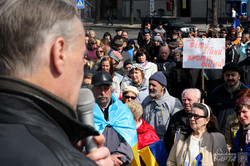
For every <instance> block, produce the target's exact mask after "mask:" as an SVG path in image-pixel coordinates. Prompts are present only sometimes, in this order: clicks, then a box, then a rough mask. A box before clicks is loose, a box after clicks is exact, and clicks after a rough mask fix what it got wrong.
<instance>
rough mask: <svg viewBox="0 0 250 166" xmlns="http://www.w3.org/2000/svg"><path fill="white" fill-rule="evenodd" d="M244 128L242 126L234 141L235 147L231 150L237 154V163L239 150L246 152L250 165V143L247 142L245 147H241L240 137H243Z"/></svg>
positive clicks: (236, 161) (249, 164)
mask: <svg viewBox="0 0 250 166" xmlns="http://www.w3.org/2000/svg"><path fill="white" fill-rule="evenodd" d="M241 133H242V128H240V129H239V130H238V131H237V133H236V136H235V138H234V141H233V147H232V148H231V150H230V152H231V153H234V154H235V157H236V158H235V160H234V161H235V165H237V164H238V158H239V153H238V152H246V153H245V155H246V154H247V159H248V166H250V143H249V144H247V145H246V146H245V147H240V139H241Z"/></svg>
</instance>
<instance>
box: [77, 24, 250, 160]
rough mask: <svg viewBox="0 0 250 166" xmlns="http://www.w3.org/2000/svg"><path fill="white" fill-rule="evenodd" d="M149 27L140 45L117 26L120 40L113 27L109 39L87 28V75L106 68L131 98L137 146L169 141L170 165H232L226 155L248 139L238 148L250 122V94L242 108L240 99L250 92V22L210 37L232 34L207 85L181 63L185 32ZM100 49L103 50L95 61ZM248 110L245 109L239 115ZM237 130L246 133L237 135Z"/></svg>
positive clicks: (120, 92)
mask: <svg viewBox="0 0 250 166" xmlns="http://www.w3.org/2000/svg"><path fill="white" fill-rule="evenodd" d="M142 27H143V28H142V29H141V30H140V31H139V32H138V38H137V43H136V42H135V41H134V40H133V39H129V34H128V32H127V31H123V30H122V29H121V28H117V29H116V36H114V37H113V38H112V37H111V35H110V32H105V33H104V35H103V38H102V39H97V38H96V37H95V36H94V37H90V34H88V32H86V37H87V38H89V41H86V45H87V53H86V55H85V59H86V60H85V67H84V71H85V76H86V77H85V78H86V79H88V76H89V75H93V77H96V73H98V72H99V71H105V72H107V73H109V74H110V75H111V78H112V85H111V83H110V85H111V86H110V90H111V93H112V96H113V97H114V98H117V99H119V100H121V101H122V102H123V103H124V104H126V105H127V106H128V107H129V109H130V110H131V112H132V114H133V117H134V121H135V125H136V130H137V137H138V149H142V148H144V147H145V146H148V145H150V144H151V143H153V142H156V141H158V140H159V139H163V140H164V144H165V148H166V150H167V152H168V153H169V158H168V162H167V165H189V164H191V165H193V164H194V163H195V162H202V163H204V164H205V165H206V164H209V163H211V164H212V163H213V164H214V165H228V164H229V162H232V160H231V158H230V156H228V158H227V159H225V158H224V160H220V159H219V158H220V157H223V154H229V152H230V150H231V148H232V152H234V153H236V152H239V151H240V150H242V149H244V147H245V146H247V145H248V142H247V140H246V141H245V143H244V141H243V143H237V146H236V147H235V143H234V138H238V139H241V138H243V139H244V140H245V138H244V137H247V134H246V132H244V134H243V132H242V131H241V130H247V125H248V123H247V124H246V123H245V124H242V121H248V120H247V119H248V116H247V112H248V111H250V110H249V109H248V103H247V101H245V100H248V99H247V98H248V97H247V95H244V96H245V98H244V101H243V100H241V101H242V102H241V104H240V105H241V106H240V107H241V110H238V109H236V105H237V101H238V100H237V98H239V94H241V93H244V94H245V93H248V92H245V91H246V90H247V89H248V88H249V85H250V74H249V72H248V71H249V69H250V66H249V64H250V63H249V62H250V61H249V60H250V59H249V58H250V44H248V42H249V40H250V38H249V31H248V30H250V28H249V29H247V30H245V31H244V32H243V30H242V27H240V26H238V27H237V29H233V27H232V28H225V27H223V26H220V29H218V28H215V27H214V26H212V25H211V26H210V28H209V30H208V33H207V37H210V38H224V39H225V43H226V45H225V48H226V51H225V65H224V66H223V69H206V70H205V72H206V74H207V75H208V77H209V80H206V81H205V89H201V84H202V83H201V77H202V74H201V70H200V69H195V68H183V67H182V63H183V44H184V43H183V38H182V35H181V32H180V31H174V32H173V34H172V36H166V31H165V30H164V29H163V25H162V24H159V25H158V27H157V28H155V29H153V30H152V29H151V24H150V23H145V24H143V25H142ZM188 37H189V38H199V37H200V35H199V31H193V32H190V33H189V36H188ZM167 38H168V39H167ZM92 40H94V42H92ZM98 40H100V45H98V42H97V41H98ZM93 45H94V46H93ZM88 48H91V49H90V50H89V49H88ZM94 50H96V56H95V57H94V59H93V60H91V59H90V57H91V53H92V52H93V51H94ZM100 50H101V51H100ZM89 53H90V54H89ZM94 66H96V67H94ZM107 73H105V74H107ZM99 78H100V80H99V82H102V81H101V76H99ZM111 78H110V79H111ZM104 84H105V83H104ZM89 86H93V85H91V83H89V82H88V81H85V79H84V80H83V84H82V87H89ZM103 95H104V96H105V94H103ZM104 96H102V97H103V98H104ZM113 100H114V99H113ZM202 100H203V103H204V104H202V103H201V101H202ZM111 101H112V100H111ZM96 102H97V103H98V101H96ZM108 103H109V102H107V103H106V104H105V108H107V107H109V105H110V104H108ZM205 103H206V104H205ZM238 104H239V103H238ZM245 105H246V107H244V106H245ZM99 106H100V105H99ZM238 107H239V106H238ZM238 107H237V108H238ZM100 108H101V106H100ZM242 108H244V111H243V110H242ZM237 111H238V112H237ZM241 111H242V112H244V113H242V114H240V113H239V112H241ZM104 114H105V113H104ZM110 116H111V115H110ZM94 118H95V117H94ZM249 118H250V117H249ZM242 126H243V129H242ZM239 129H240V130H239ZM238 130H239V133H238V134H240V135H237V134H236V131H238ZM118 133H119V132H118ZM149 135H151V137H149ZM249 138H250V137H249ZM247 139H248V137H247ZM246 149H247V148H245V149H244V150H245V151H246V152H250V151H248V150H246ZM111 154H112V152H111ZM120 154H123V155H124V153H122V152H121V153H120ZM128 154H130V152H129V153H128ZM204 154H205V155H204ZM231 157H232V156H231ZM121 160H122V159H121ZM249 161H250V160H249ZM129 162H131V161H129ZM237 162H239V160H237V161H236V160H235V163H237ZM123 164H124V162H123Z"/></svg>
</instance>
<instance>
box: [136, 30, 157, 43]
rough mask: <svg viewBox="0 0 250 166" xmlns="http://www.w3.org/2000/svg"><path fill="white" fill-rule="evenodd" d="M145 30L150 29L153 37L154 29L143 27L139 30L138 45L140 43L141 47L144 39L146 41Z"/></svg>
mask: <svg viewBox="0 0 250 166" xmlns="http://www.w3.org/2000/svg"><path fill="white" fill-rule="evenodd" d="M145 31H149V33H150V35H151V37H152V36H153V31H152V30H151V29H150V30H148V29H141V30H140V31H139V33H138V37H137V43H138V45H139V46H140V47H141V46H142V44H143V41H144V39H145V37H144V35H145Z"/></svg>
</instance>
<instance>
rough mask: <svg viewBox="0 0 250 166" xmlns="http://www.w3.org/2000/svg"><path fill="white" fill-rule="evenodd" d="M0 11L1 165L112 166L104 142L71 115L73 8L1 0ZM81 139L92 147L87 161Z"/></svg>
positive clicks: (79, 46)
mask: <svg viewBox="0 0 250 166" xmlns="http://www.w3.org/2000/svg"><path fill="white" fill-rule="evenodd" d="M0 11H1V14H0V20H1V25H0V29H1V31H0V36H1V40H0V66H1V70H0V75H1V76H0V77H1V78H0V100H1V102H0V147H1V148H0V163H1V165H8V166H16V165H19V166H26V165H33V166H44V165H46V166H62V165H64V166H72V165H88V166H89V165H96V164H99V165H112V164H113V162H112V160H111V159H110V157H109V150H108V149H107V148H105V147H101V146H102V144H103V143H104V137H103V136H102V135H101V136H97V135H99V133H98V132H97V131H96V130H95V129H94V128H93V127H91V126H89V125H84V124H82V123H80V122H79V121H78V116H77V114H76V110H75V109H76V104H77V99H78V94H79V89H80V86H81V83H82V78H83V57H84V52H85V51H86V47H85V42H84V38H85V36H84V29H83V25H82V23H81V21H80V19H79V18H78V12H77V9H76V8H75V4H73V3H72V2H71V1H69V0H50V1H44V0H18V1H17V0H13V1H9V0H3V1H1V5H0ZM44 11H46V12H44ZM87 136H94V139H95V140H96V143H97V144H98V146H99V148H97V150H96V151H94V152H92V153H91V154H89V155H88V157H87V156H86V155H84V154H83V153H82V149H83V147H81V146H79V145H80V144H81V140H82V138H84V137H87ZM76 147H78V148H79V149H77V148H76ZM91 159H93V160H94V161H92V160H91Z"/></svg>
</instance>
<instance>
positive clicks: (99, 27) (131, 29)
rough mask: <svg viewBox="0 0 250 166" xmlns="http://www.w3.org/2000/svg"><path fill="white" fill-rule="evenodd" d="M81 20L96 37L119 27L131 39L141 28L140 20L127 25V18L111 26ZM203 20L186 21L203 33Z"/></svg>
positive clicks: (204, 25)
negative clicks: (196, 21) (126, 32)
mask: <svg viewBox="0 0 250 166" xmlns="http://www.w3.org/2000/svg"><path fill="white" fill-rule="evenodd" d="M82 21H83V25H84V27H85V29H86V28H91V29H93V30H94V31H95V32H96V37H97V38H98V39H101V38H102V37H103V34H104V32H110V33H111V36H112V37H113V36H115V29H116V28H118V27H121V28H122V29H123V30H126V31H128V33H129V38H130V39H131V38H132V39H136V38H137V35H138V32H139V30H140V28H141V21H140V20H137V21H134V24H133V25H129V20H128V19H123V20H113V23H114V24H113V26H111V25H110V24H109V25H106V23H107V20H100V22H99V23H98V24H94V23H93V22H94V20H93V19H88V20H82ZM204 22H205V20H200V21H199V22H198V23H195V22H187V24H190V25H196V26H197V27H198V29H199V31H200V35H204V34H205V32H206V29H208V27H209V24H208V25H206V23H204ZM224 26H225V27H227V26H228V25H226V24H224Z"/></svg>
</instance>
